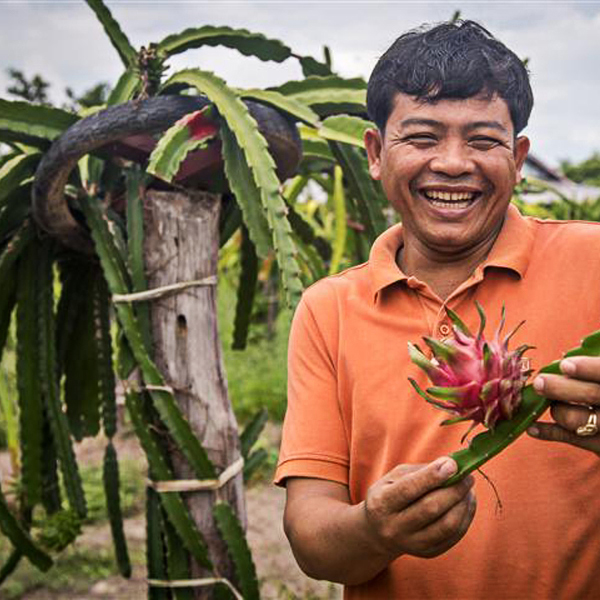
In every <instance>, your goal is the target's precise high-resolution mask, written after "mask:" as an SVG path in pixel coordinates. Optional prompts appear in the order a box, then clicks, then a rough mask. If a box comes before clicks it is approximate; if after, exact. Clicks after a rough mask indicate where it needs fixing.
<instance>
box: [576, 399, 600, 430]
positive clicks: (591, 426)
mask: <svg viewBox="0 0 600 600" xmlns="http://www.w3.org/2000/svg"><path fill="white" fill-rule="evenodd" d="M588 408H589V409H590V414H589V416H588V420H587V423H586V424H585V425H582V426H581V427H578V428H577V430H576V431H575V433H576V434H577V435H578V436H580V437H590V436H592V435H596V434H597V433H598V415H597V414H596V411H595V410H594V407H593V406H588Z"/></svg>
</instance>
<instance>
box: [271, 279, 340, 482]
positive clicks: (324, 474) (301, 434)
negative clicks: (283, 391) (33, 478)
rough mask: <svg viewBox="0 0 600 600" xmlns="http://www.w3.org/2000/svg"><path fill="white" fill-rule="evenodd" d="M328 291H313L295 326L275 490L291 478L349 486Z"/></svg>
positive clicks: (300, 308)
mask: <svg viewBox="0 0 600 600" xmlns="http://www.w3.org/2000/svg"><path fill="white" fill-rule="evenodd" d="M327 288H328V286H327V285H326V283H325V282H320V283H317V284H315V285H314V286H312V287H311V288H309V289H308V290H307V291H306V292H305V293H304V295H303V297H302V300H301V302H300V304H299V305H298V308H297V309H296V313H295V315H294V319H293V321H292V327H291V332H290V340H289V348H288V404H287V411H286V415H285V419H284V424H283V435H282V442H281V450H280V454H279V462H278V465H277V470H276V473H275V483H276V484H277V485H285V479H286V478H287V477H312V478H318V479H327V480H330V481H335V482H338V483H343V484H347V483H348V465H349V451H348V442H347V436H346V432H345V428H344V423H343V419H342V415H341V411H340V405H339V401H338V385H337V368H336V363H337V349H336V346H337V327H338V326H337V316H336V309H335V297H332V295H331V292H332V290H331V289H329V290H327ZM323 292H326V293H323ZM327 292H328V293H327ZM311 307H312V308H311ZM315 315H318V316H319V318H318V319H317V318H316V316H315Z"/></svg>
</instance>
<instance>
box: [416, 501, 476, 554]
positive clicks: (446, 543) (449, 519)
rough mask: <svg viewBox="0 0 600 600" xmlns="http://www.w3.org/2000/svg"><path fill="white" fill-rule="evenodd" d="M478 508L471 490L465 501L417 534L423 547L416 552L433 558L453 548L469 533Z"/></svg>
mask: <svg viewBox="0 0 600 600" xmlns="http://www.w3.org/2000/svg"><path fill="white" fill-rule="evenodd" d="M476 510H477V501H476V499H475V494H473V492H472V491H470V492H468V494H467V495H466V496H465V498H464V499H463V501H461V502H460V503H458V504H456V505H455V506H453V507H452V508H451V509H450V510H449V511H448V512H447V513H445V514H444V515H442V516H441V517H440V518H439V519H438V520H437V521H435V522H434V523H432V524H430V525H429V527H427V528H425V529H423V530H422V531H420V532H419V533H418V534H417V535H416V543H417V544H418V546H420V547H421V549H420V550H419V549H418V548H417V549H416V552H415V553H416V554H417V555H418V556H421V557H423V558H431V557H434V556H438V555H439V554H442V553H443V552H446V550H449V549H450V548H452V546H454V545H455V544H456V543H458V542H459V541H460V540H461V539H462V538H463V536H464V535H465V534H466V533H467V531H468V529H469V526H470V525H471V523H472V521H473V518H474V517H475V512H476Z"/></svg>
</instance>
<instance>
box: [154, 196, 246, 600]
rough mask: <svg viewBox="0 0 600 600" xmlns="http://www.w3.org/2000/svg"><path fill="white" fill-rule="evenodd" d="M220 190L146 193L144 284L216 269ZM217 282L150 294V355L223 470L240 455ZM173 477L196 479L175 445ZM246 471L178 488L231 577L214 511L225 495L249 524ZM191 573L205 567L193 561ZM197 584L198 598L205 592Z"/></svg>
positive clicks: (217, 561)
mask: <svg viewBox="0 0 600 600" xmlns="http://www.w3.org/2000/svg"><path fill="white" fill-rule="evenodd" d="M219 209H220V196H217V195H214V194H209V193H206V192H192V191H187V192H185V193H184V192H158V191H149V192H147V194H146V199H145V218H144V221H145V225H144V228H145V243H144V259H145V264H146V273H147V277H148V285H149V288H150V289H152V288H156V287H160V286H164V285H168V284H172V283H178V282H184V281H193V280H198V279H202V278H204V277H208V276H211V275H216V273H217V260H218V255H219ZM216 291H217V290H216V286H215V285H208V286H201V287H190V288H187V289H185V290H183V291H179V292H178V293H177V294H174V295H171V296H165V297H162V298H160V299H158V300H154V301H153V302H152V305H151V308H152V332H153V340H154V359H155V361H156V364H157V365H158V368H159V369H160V371H161V372H162V374H163V376H164V378H165V381H166V382H167V384H168V385H170V386H171V387H172V388H173V389H174V390H175V398H176V400H177V402H178V404H179V406H180V408H181V410H182V411H183V414H184V415H185V417H186V418H187V419H188V421H189V422H190V425H191V426H192V429H193V430H194V432H195V433H196V435H197V436H198V438H199V440H200V442H201V443H202V445H203V447H204V448H205V449H206V451H207V453H208V455H209V457H210V459H211V460H212V461H213V463H214V464H215V466H216V467H217V472H218V473H220V472H221V471H223V470H224V469H225V468H226V467H228V466H229V465H231V464H232V463H233V462H235V461H236V460H237V459H238V458H239V456H240V448H239V437H238V430H237V424H236V420H235V416H234V414H233V411H232V409H231V404H230V402H229V397H228V393H227V380H226V377H225V371H224V368H223V361H222V355H221V345H220V341H219V336H218V330H217V310H216ZM171 458H172V462H173V467H174V471H175V476H176V478H178V479H195V478H196V477H195V476H194V474H193V473H192V471H191V469H190V468H189V466H188V464H187V462H186V461H185V459H184V458H183V457H182V455H181V454H180V453H179V452H177V451H176V452H175V453H173V454H172V456H171ZM243 493H244V491H243V477H242V475H241V474H239V475H237V476H236V477H234V478H233V479H232V480H230V482H229V483H228V484H226V485H225V486H224V487H222V488H221V489H219V490H217V491H200V492H185V493H183V496H184V499H185V501H186V504H187V506H188V507H189V509H190V513H191V515H192V518H193V519H194V521H195V522H196V524H197V526H198V528H199V530H200V531H201V532H202V534H203V536H204V538H205V540H206V543H207V545H208V547H209V550H210V554H211V560H212V561H213V564H214V565H215V569H216V571H217V572H218V574H219V575H220V576H222V577H226V578H227V579H229V580H230V581H232V582H235V575H234V569H233V565H232V563H231V560H230V558H229V556H228V554H227V551H226V548H225V545H224V543H223V542H222V540H221V538H220V536H219V533H218V530H217V529H216V526H215V523H214V520H213V517H212V506H213V504H214V503H215V502H216V501H220V500H225V501H227V502H228V503H229V504H230V505H231V507H232V508H233V510H234V512H235V513H236V514H237V515H238V518H239V519H240V522H241V523H242V526H243V527H244V528H245V526H246V513H245V505H244V495H243ZM191 567H192V569H191V570H192V577H193V578H196V577H203V576H206V575H207V573H206V571H204V570H202V569H201V568H200V567H199V566H198V565H197V564H192V566H191ZM210 597H212V590H211V589H210V588H195V598H210Z"/></svg>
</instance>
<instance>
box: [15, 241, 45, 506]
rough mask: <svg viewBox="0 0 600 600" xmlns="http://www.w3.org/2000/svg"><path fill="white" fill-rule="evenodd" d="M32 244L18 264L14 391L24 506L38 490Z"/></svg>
mask: <svg viewBox="0 0 600 600" xmlns="http://www.w3.org/2000/svg"><path fill="white" fill-rule="evenodd" d="M38 255H39V253H38V250H37V248H36V245H35V244H30V245H28V247H27V249H26V250H25V251H24V252H23V254H22V256H21V258H20V260H19V265H18V283H17V390H18V392H19V420H20V439H21V483H22V485H23V491H24V493H25V498H26V504H27V506H34V505H35V504H36V503H37V502H39V500H40V497H41V489H42V426H43V403H42V390H41V384H40V376H39V363H40V347H39V342H38V337H37V329H38V325H37V300H38V297H37V264H38V259H39V256H38Z"/></svg>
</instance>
